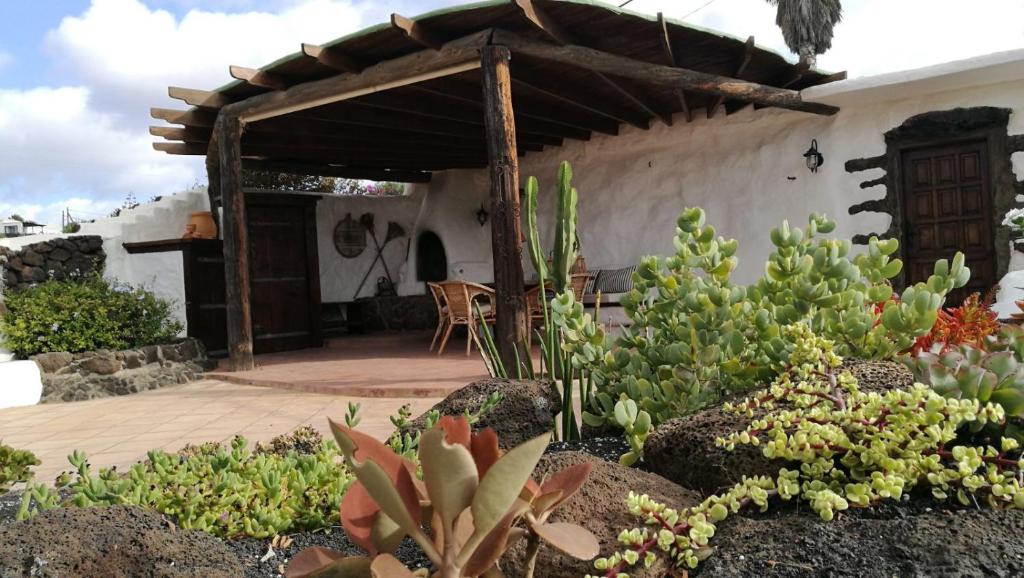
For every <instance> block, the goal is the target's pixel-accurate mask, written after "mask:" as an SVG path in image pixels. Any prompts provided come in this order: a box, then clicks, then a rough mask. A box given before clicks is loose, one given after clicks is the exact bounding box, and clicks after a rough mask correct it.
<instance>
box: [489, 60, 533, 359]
mask: <svg viewBox="0 0 1024 578" xmlns="http://www.w3.org/2000/svg"><path fill="white" fill-rule="evenodd" d="M481 58H482V66H483V69H482V72H483V90H484V121H485V125H486V129H487V154H488V160H489V165H490V170H491V250H492V252H493V254H494V285H495V290H496V292H497V294H498V299H497V300H498V303H497V304H496V305H497V311H496V314H497V324H496V326H495V331H494V337H495V342H496V343H497V346H498V351H499V352H500V354H501V360H502V362H504V364H505V368H506V369H507V370H508V372H509V374H510V375H515V373H516V369H515V368H516V354H515V350H516V348H517V347H522V344H523V343H524V342H525V339H526V332H527V325H526V324H527V316H526V297H525V295H524V293H523V245H522V243H521V242H520V239H521V238H522V237H521V227H522V225H521V221H520V214H519V160H518V158H517V155H516V124H515V118H514V116H513V114H512V78H511V76H510V75H509V64H508V63H509V58H510V52H509V50H508V48H507V47H505V46H484V47H483V48H482V49H481Z"/></svg>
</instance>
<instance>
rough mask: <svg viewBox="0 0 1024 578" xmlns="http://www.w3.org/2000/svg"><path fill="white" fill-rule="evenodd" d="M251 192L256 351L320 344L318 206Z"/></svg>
mask: <svg viewBox="0 0 1024 578" xmlns="http://www.w3.org/2000/svg"><path fill="white" fill-rule="evenodd" d="M262 197H263V196H262V195H255V194H253V195H248V196H247V200H246V210H247V212H248V220H249V246H250V251H251V254H250V257H249V258H250V261H249V262H250V267H251V270H252V279H251V283H252V323H253V341H254V343H253V350H254V352H255V353H271V352H275V351H289V350H294V349H304V348H307V347H318V346H320V345H321V344H322V343H321V335H320V281H319V276H320V272H319V262H318V258H317V254H316V213H315V205H310V204H308V203H295V202H291V203H289V202H287V201H286V200H284V199H282V198H281V197H280V196H276V197H270V196H267V197H265V198H262Z"/></svg>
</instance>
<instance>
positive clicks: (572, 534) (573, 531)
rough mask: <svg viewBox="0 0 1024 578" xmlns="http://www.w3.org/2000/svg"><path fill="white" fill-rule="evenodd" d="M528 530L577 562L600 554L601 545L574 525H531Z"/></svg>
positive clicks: (589, 534)
mask: <svg viewBox="0 0 1024 578" xmlns="http://www.w3.org/2000/svg"><path fill="white" fill-rule="evenodd" d="M530 529H531V530H533V531H534V532H536V533H537V535H538V536H540V538H541V540H544V541H545V542H547V543H548V544H551V545H552V546H554V547H555V548H557V549H559V550H561V551H562V552H564V553H566V554H568V555H569V556H572V557H573V558H576V559H579V560H590V559H591V558H594V557H596V556H597V555H598V554H600V553H601V545H600V544H599V543H598V541H597V538H595V537H594V535H593V534H591V533H590V531H589V530H587V529H586V528H584V527H582V526H577V525H576V524H569V523H566V522H554V523H551V524H531V525H530Z"/></svg>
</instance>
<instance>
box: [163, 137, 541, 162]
mask: <svg viewBox="0 0 1024 578" xmlns="http://www.w3.org/2000/svg"><path fill="white" fill-rule="evenodd" d="M153 148H154V149H155V150H158V151H162V152H165V153H167V154H170V155H191V156H199V155H205V154H206V150H207V145H206V144H204V143H187V142H155V143H153ZM517 153H518V154H520V155H522V154H526V153H525V151H517ZM241 154H242V156H243V157H246V158H250V157H257V158H271V159H288V160H296V161H310V162H313V161H315V162H320V163H325V164H352V163H356V162H359V163H364V164H367V163H372V165H373V166H378V165H381V166H398V164H399V163H401V164H403V166H404V165H413V164H415V163H420V162H422V163H429V166H441V167H444V166H445V163H451V165H452V167H450V168H456V167H464V166H466V165H467V164H468V165H475V164H480V165H486V164H487V153H486V151H484V150H482V149H481V150H469V149H464V150H455V151H449V150H424V149H423V148H422V147H416V148H407V149H404V150H397V149H389V148H387V147H382V148H377V149H368V148H362V149H359V148H310V147H302V146H294V145H289V144H285V143H282V144H277V145H252V144H247V143H242V153H241ZM368 166H369V165H368Z"/></svg>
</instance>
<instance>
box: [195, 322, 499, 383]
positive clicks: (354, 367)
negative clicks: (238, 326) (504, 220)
mask: <svg viewBox="0 0 1024 578" xmlns="http://www.w3.org/2000/svg"><path fill="white" fill-rule="evenodd" d="M432 335H433V334H432V333H391V334H373V335H361V336H352V337H343V338H338V339H333V340H331V341H329V342H328V343H327V345H326V346H325V347H323V348H321V349H306V350H302V351H290V352H286V353H272V354H266V355H258V356H257V357H256V364H257V368H256V369H255V370H253V371H241V372H234V373H232V372H226V371H223V372H222V371H218V372H213V373H209V374H207V377H209V378H211V379H219V380H222V381H227V382H231V383H238V384H244V385H258V386H264V387H277V388H286V389H292V390H298V391H304V392H312V393H325V394H331V395H347V396H353V397H424V396H425V397H444V396H445V395H448V394H449V393H451V392H453V391H455V390H456V389H459V388H460V387H462V386H464V385H466V384H467V383H470V382H473V381H475V380H478V379H482V378H484V377H486V373H487V372H486V369H485V367H484V363H483V360H481V359H480V355H479V353H477V351H476V350H475V349H474V350H473V352H472V354H471V355H469V356H468V357H467V356H466V342H465V337H458V336H453V337H452V338H451V340H450V341H449V342H448V347H447V348H446V350H445V353H444V355H441V356H438V355H437V354H435V353H431V352H429V351H427V349H428V348H429V347H430V339H431V337H432Z"/></svg>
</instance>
